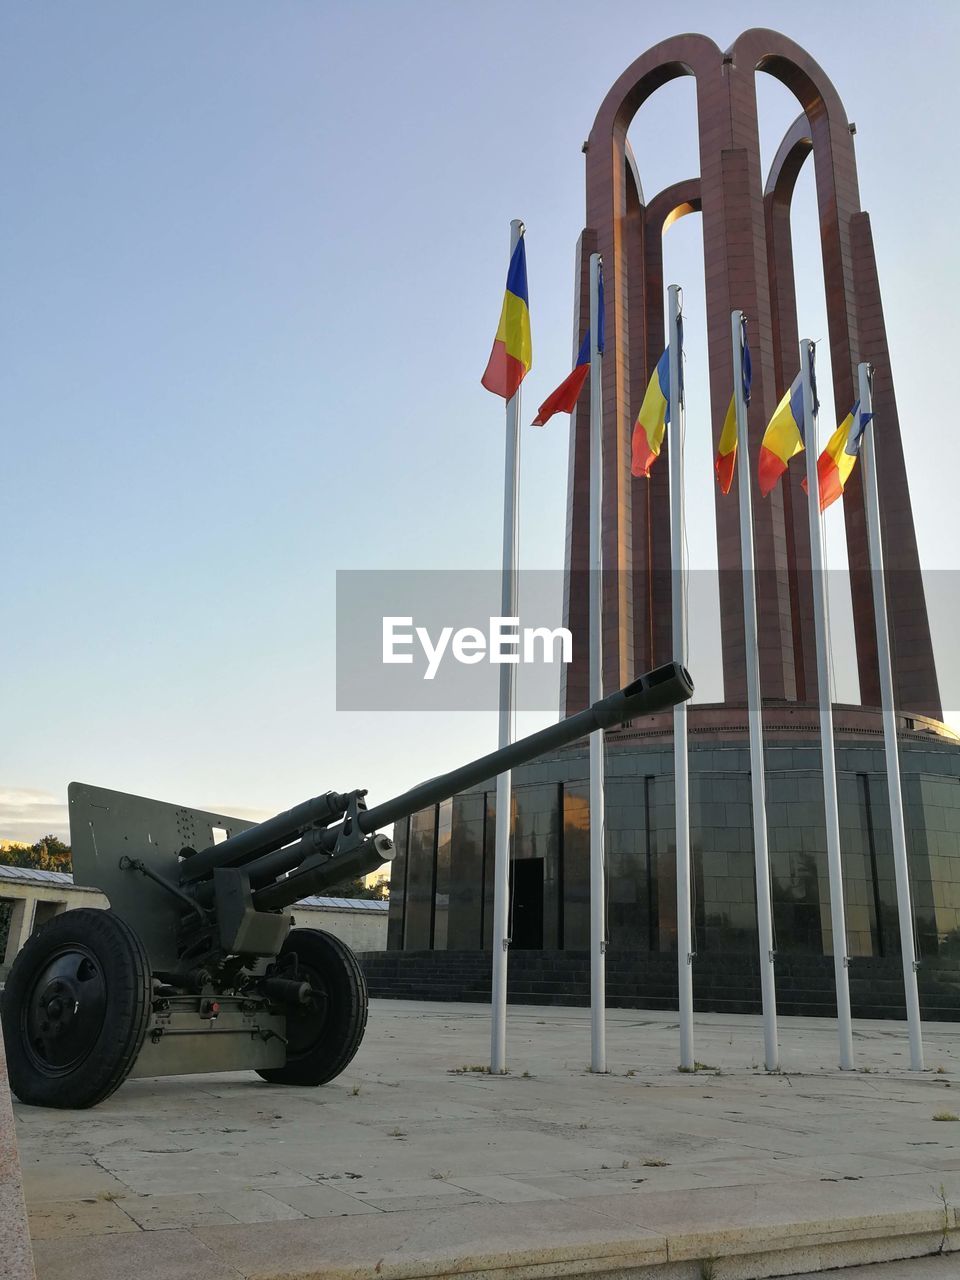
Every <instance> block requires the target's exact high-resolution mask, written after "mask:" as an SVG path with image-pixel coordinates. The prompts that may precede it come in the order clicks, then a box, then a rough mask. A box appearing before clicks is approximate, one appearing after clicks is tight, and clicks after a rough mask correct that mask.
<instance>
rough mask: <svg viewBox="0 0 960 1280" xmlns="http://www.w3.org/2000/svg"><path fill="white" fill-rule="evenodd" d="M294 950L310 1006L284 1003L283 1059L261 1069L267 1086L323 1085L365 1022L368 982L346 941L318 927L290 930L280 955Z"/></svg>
mask: <svg viewBox="0 0 960 1280" xmlns="http://www.w3.org/2000/svg"><path fill="white" fill-rule="evenodd" d="M291 952H293V953H294V954H295V955H296V957H297V968H298V972H299V976H300V977H301V978H303V979H304V980H305V981H307V982H309V983H310V986H311V987H312V988H313V990H314V1000H313V1002H312V1004H308V1005H299V1006H296V1007H288V1010H287V1061H286V1065H285V1066H282V1067H271V1068H269V1069H267V1070H264V1071H260V1072H259V1073H258V1074H259V1075H261V1076H262V1077H263V1078H264V1080H268V1081H269V1082H270V1083H271V1084H307V1085H315V1084H326V1083H327V1081H328V1080H332V1079H333V1078H334V1076H338V1075H339V1074H340V1072H341V1071H343V1070H344V1069H345V1067H346V1066H347V1064H348V1063H349V1062H350V1060H351V1058H352V1057H353V1055H354V1054H355V1053H356V1052H357V1050H358V1049H359V1048H360V1041H361V1040H362V1039H363V1033H364V1030H365V1028H366V1025H367V984H366V981H365V979H364V976H363V970H362V969H361V968H360V965H359V963H358V962H357V957H356V956H355V955H354V954H353V952H352V951H351V950H350V948H349V947H348V946H347V945H346V943H344V942H341V941H340V939H339V938H335V937H334V936H333V934H331V933H324V932H323V931H322V930H321V929H294V931H293V932H292V933H291V934H290V935H289V936H288V937H287V940H286V942H285V943H284V944H283V948H282V950H281V952H280V955H279V957H278V958H279V959H280V960H281V961H282V960H283V959H284V957H286V956H289V955H290V953H291Z"/></svg>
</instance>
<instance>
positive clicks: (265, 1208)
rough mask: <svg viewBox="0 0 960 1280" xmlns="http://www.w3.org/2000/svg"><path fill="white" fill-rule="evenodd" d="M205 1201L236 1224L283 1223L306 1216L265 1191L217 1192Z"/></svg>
mask: <svg viewBox="0 0 960 1280" xmlns="http://www.w3.org/2000/svg"><path fill="white" fill-rule="evenodd" d="M205 1199H206V1200H208V1201H209V1202H210V1203H211V1204H214V1205H217V1206H218V1207H219V1208H221V1209H223V1210H225V1211H226V1212H227V1213H228V1214H230V1216H231V1217H232V1218H235V1219H236V1220H237V1222H285V1221H289V1220H291V1219H295V1218H303V1217H305V1216H306V1215H305V1214H303V1213H301V1212H300V1210H299V1209H295V1208H294V1207H293V1206H292V1205H290V1204H286V1203H284V1201H282V1200H278V1199H277V1198H275V1197H274V1196H271V1195H267V1193H266V1191H219V1192H217V1194H216V1195H212V1196H206V1197H205Z"/></svg>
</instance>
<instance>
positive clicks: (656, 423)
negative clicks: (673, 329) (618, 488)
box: [630, 347, 670, 478]
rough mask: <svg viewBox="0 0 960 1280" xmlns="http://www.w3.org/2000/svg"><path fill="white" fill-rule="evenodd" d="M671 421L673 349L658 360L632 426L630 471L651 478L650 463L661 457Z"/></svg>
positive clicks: (668, 349) (665, 352)
mask: <svg viewBox="0 0 960 1280" xmlns="http://www.w3.org/2000/svg"><path fill="white" fill-rule="evenodd" d="M669 421H670V348H669V347H667V349H666V351H664V353H663V355H662V356H661V357H660V359H659V360H658V361H657V367H656V368H655V369H654V371H653V375H652V377H651V378H650V381H649V383H648V384H647V390H646V394H645V395H644V397H643V404H642V405H641V406H640V412H639V413H638V414H637V420H636V422H635V423H634V426H633V448H632V451H631V452H632V458H631V464H630V470H631V472H632V473H633V475H635V476H646V477H648V478H649V475H650V466H651V464H652V463H653V462H655V461H656V459H657V458H659V456H660V448H661V445H662V444H663V436H664V432H665V431H666V427H667V423H668V422H669Z"/></svg>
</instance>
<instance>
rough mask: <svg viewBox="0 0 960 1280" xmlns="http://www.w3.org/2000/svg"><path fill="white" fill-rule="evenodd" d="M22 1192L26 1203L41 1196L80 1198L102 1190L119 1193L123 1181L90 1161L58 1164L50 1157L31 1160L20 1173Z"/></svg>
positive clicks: (62, 1198) (88, 1196)
mask: <svg viewBox="0 0 960 1280" xmlns="http://www.w3.org/2000/svg"><path fill="white" fill-rule="evenodd" d="M23 1187H24V1194H25V1195H26V1197H27V1201H28V1203H30V1204H40V1203H41V1202H42V1201H44V1200H84V1199H89V1198H91V1197H97V1196H101V1195H104V1194H115V1195H122V1194H123V1192H124V1191H126V1190H127V1187H126V1184H125V1183H123V1182H121V1181H120V1179H119V1178H115V1177H114V1176H113V1174H112V1173H107V1171H106V1170H105V1169H101V1168H99V1167H98V1166H97V1165H95V1164H94V1163H93V1162H92V1161H88V1162H84V1163H82V1164H81V1163H76V1164H67V1165H62V1166H61V1165H60V1164H59V1162H58V1161H56V1160H54V1159H48V1160H44V1161H43V1162H42V1163H34V1164H33V1165H32V1167H31V1168H29V1169H25V1170H24V1173H23Z"/></svg>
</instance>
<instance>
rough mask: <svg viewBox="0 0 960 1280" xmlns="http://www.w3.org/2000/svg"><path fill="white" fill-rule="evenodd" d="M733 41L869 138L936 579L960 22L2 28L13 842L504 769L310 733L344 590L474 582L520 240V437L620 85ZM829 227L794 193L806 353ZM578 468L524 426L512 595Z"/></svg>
mask: <svg viewBox="0 0 960 1280" xmlns="http://www.w3.org/2000/svg"><path fill="white" fill-rule="evenodd" d="M758 25H761V26H773V27H776V28H778V29H780V30H783V31H785V32H786V33H787V34H788V35H790V36H792V37H793V38H794V39H796V40H798V41H799V42H800V43H801V44H803V45H804V46H806V47H807V48H808V49H809V50H810V52H811V53H812V54H813V55H814V57H816V58H817V59H818V61H819V62H820V63H821V64H822V65H823V67H824V68H825V70H826V71H827V73H828V74H829V75H830V76H831V78H832V79H833V81H834V83H835V84H836V86H837V88H838V90H839V92H840V94H841V96H842V98H843V99H844V101H845V104H846V106H847V110H848V113H849V115H850V118H851V119H853V120H855V121H856V122H857V125H858V133H857V139H856V145H857V155H858V160H859V165H860V184H861V196H862V199H863V204H864V207H865V208H867V209H869V210H870V212H871V215H872V218H873V226H874V234H875V239H876V246H877V253H878V257H879V266H880V273H881V280H882V284H883V290H884V300H885V306H886V314H887V324H888V331H889V337H890V343H891V347H892V353H893V359H894V372H895V377H896V382H897V389H898V395H899V403H900V412H901V419H902V424H903V431H904V439H905V442H906V449H907V467H908V471H909V476H910V482H911V488H912V493H913V498H914V508H915V513H916V520H917V527H918V535H919V541H920V548H921V554H922V557H923V561H924V564H925V565H927V566H933V567H937V568H953V567H954V565H955V559H956V550H955V548H956V535H955V528H956V513H955V507H954V505H953V504H954V502H955V494H956V480H955V471H956V468H955V465H954V463H953V461H951V459H952V458H953V457H955V453H956V446H955V443H954V435H955V423H954V414H953V402H954V401H955V399H956V396H955V395H954V394H952V393H951V392H950V391H949V389H948V382H947V379H948V377H949V371H950V368H951V362H952V361H954V360H955V358H956V351H957V347H958V336H960V335H958V332H957V329H958V324H957V311H956V292H957V256H956V248H955V238H956V213H955V210H956V207H957V204H958V198H960V192H958V190H957V187H958V175H957V166H956V159H955V157H956V146H955V140H954V138H953V133H952V130H953V129H954V128H955V125H956V122H957V120H958V80H960V76H958V75H957V69H956V67H955V66H953V67H951V59H952V58H956V56H957V53H958V46H960V42H958V27H960V8H958V7H957V6H956V5H955V4H954V3H946V2H944V3H937V2H930V0H927V2H925V3H923V4H920V5H913V6H909V7H908V6H905V5H903V4H902V3H898V4H892V3H889V0H887V2H880V3H877V2H874V3H869V4H866V3H845V4H843V5H838V4H837V3H835V2H834V3H820V2H818V0H811V2H810V3H807V4H804V5H796V4H790V5H787V4H779V3H765V4H760V3H728V4H726V5H717V4H706V3H699V2H688V3H686V4H684V5H683V6H680V7H678V6H675V5H674V6H671V5H663V4H653V3H646V2H643V0H641V2H638V0H633V2H632V3H626V2H624V0H598V2H597V3H595V4H593V5H588V6H585V5H583V4H582V3H575V2H574V0H525V3H523V4H522V5H520V4H514V3H501V2H500V0H484V3H482V4H480V3H477V4H473V5H467V4H463V3H458V4H451V3H449V0H447V2H445V3H435V2H433V0H416V2H408V3H394V2H391V3H386V2H384V3H374V2H373V0H367V2H366V3H357V4H347V3H338V4H331V3H321V2H320V0H313V2H310V0H271V3H269V4H264V3H263V2H262V0H205V2H204V3H203V4H195V3H190V2H189V0H167V2H165V3H163V4H150V5H148V4H139V5H131V4H129V3H128V2H127V0H115V2H108V0H88V2H87V3H85V4H82V5H81V4H75V5H66V4H54V3H50V2H47V3H43V2H40V3H37V2H34V3H29V2H24V0H21V2H20V3H12V4H7V5H5V6H3V8H2V12H0V120H2V121H3V124H2V131H0V171H2V173H3V178H4V196H3V202H2V205H0V218H2V224H3V236H2V238H0V291H2V297H3V307H2V310H0V345H2V350H3V361H2V369H0V424H2V432H3V450H2V513H3V523H2V528H3V542H2V568H3V574H2V607H3V628H2V638H0V672H2V676H0V680H2V684H0V691H2V697H0V715H2V742H0V838H28V839H34V838H36V837H37V836H39V835H40V834H42V833H43V832H45V831H47V830H49V829H61V828H62V825H63V821H64V815H63V807H62V806H63V801H64V797H65V790H66V784H67V782H68V781H69V780H70V779H72V778H79V779H82V780H84V781H89V782H96V783H99V784H101V785H105V786H111V787H116V788H118V789H121V790H129V791H134V792H140V793H142V794H147V795H154V796H158V797H161V798H166V799H170V800H175V801H177V802H180V803H185V804H195V805H203V806H205V807H210V808H215V809H221V810H223V811H228V812H229V811H233V812H237V813H253V814H256V815H259V814H265V813H267V812H271V811H275V810H277V809H280V808H283V807H286V806H287V805H288V804H291V803H295V802H296V801H298V800H300V799H303V798H306V797H307V796H309V795H313V794H316V793H317V792H319V791H323V790H327V789H329V788H336V789H346V788H348V787H353V786H367V787H369V788H370V789H371V799H372V800H376V799H379V798H385V797H386V796H387V795H389V794H392V793H393V792H394V791H396V790H399V789H401V788H402V787H405V786H406V785H408V784H411V783H413V782H415V781H417V780H419V778H420V777H421V776H424V777H426V776H431V775H432V774H434V773H436V772H438V771H440V770H442V769H443V768H445V767H449V766H451V765H453V764H456V763H459V762H460V761H461V760H463V759H466V758H467V757H468V756H471V755H474V754H479V753H481V752H483V751H486V750H488V749H489V748H490V747H491V746H492V745H493V743H494V737H495V727H494V723H493V718H492V717H491V716H486V715H480V714H473V715H466V716H464V715H460V716H455V715H452V714H450V715H447V714H440V713H432V714H429V715H426V714H424V715H416V714H400V713H393V714H380V715H375V714H348V713H340V714H337V713H336V712H335V710H334V674H335V673H334V661H333V657H334V573H335V570H337V569H343V568H390V567H403V568H458V567H468V568H494V567H496V566H497V565H498V563H499V554H500V548H499V538H500V520H501V500H502V465H503V463H502V441H503V430H502V409H501V404H500V402H499V401H497V400H495V399H494V398H493V397H492V396H490V395H489V394H488V393H486V392H484V391H483V390H482V389H481V387H480V385H479V377H480V373H481V372H482V369H483V366H484V363H485V361H486V357H487V354H488V351H489V346H490V342H491V339H492V336H493V331H494V329H495V326H496V321H497V316H498V313H499V307H500V300H501V297H502V290H503V279H504V273H505V267H506V246H507V235H508V223H509V220H510V218H511V217H521V218H523V219H524V221H525V222H526V224H527V227H528V260H529V275H530V293H531V309H532V313H533V325H534V360H535V368H534V371H533V372H532V373H531V375H530V377H529V378H528V380H527V383H526V391H525V398H526V406H527V407H528V408H529V410H530V413H529V416H528V420H529V417H532V413H533V410H534V409H535V408H536V405H537V404H539V402H540V400H541V399H542V398H543V396H544V395H545V394H546V393H547V392H548V391H549V390H551V389H552V387H553V386H554V385H555V384H556V382H558V381H559V380H560V378H561V377H563V376H564V375H565V374H566V372H567V371H568V369H569V362H570V350H571V319H572V285H573V265H574V248H575V244H576V240H577V236H578V234H579V232H580V230H581V228H582V225H583V218H584V197H583V158H582V155H581V144H582V142H583V140H584V139H585V138H586V136H587V134H588V133H589V131H590V127H591V124H592V121H593V117H594V115H595V113H596V110H597V108H598V106H599V104H600V102H601V100H602V98H603V96H604V94H605V92H606V90H607V89H608V88H609V86H610V84H611V83H612V82H613V80H614V79H615V78H616V77H617V76H618V75H619V74H620V72H621V71H622V70H623V69H624V68H625V67H626V65H627V64H628V63H629V62H630V61H632V59H633V58H634V57H636V56H637V55H639V54H640V53H642V52H643V50H644V49H646V48H647V47H648V46H649V45H651V44H653V43H655V42H656V41H657V40H660V39H662V38H663V37H665V36H669V35H672V34H676V33H677V31H679V30H681V29H687V30H692V31H702V32H704V33H705V34H707V35H709V36H711V37H712V38H713V39H715V40H716V41H717V42H718V43H719V44H720V45H721V46H726V45H727V44H729V43H730V42H731V41H732V40H733V39H734V38H735V36H736V35H737V34H738V33H739V32H740V31H741V30H743V29H745V28H747V27H750V26H758ZM760 107H761V122H762V131H763V147H764V157H765V160H766V159H769V157H770V156H772V153H773V151H774V150H775V148H776V145H777V143H778V141H779V138H780V136H781V134H782V132H783V130H784V129H785V127H786V126H787V124H789V122H790V121H791V120H792V119H793V118H794V116H795V115H796V114H797V112H798V109H799V108H798V106H797V104H796V102H795V100H793V99H792V98H791V97H790V95H789V93H788V92H787V90H786V89H784V88H783V86H781V85H780V84H779V83H777V82H774V81H772V80H770V79H769V78H768V77H761V90H760ZM631 141H632V142H633V145H634V148H635V150H636V152H637V156H638V159H639V162H640V168H641V175H642V179H643V183H644V188H645V190H646V192H647V194H648V195H653V194H655V193H656V191H658V190H659V189H660V188H661V187H662V186H664V185H665V184H666V183H669V182H672V181H675V180H677V179H680V178H685V177H688V176H691V174H694V173H695V172H696V167H697V166H696V144H695V135H694V86H693V82H692V80H687V79H685V80H681V81H677V82H674V83H673V84H671V85H669V86H667V87H666V88H665V89H663V90H661V91H660V93H659V94H658V95H656V97H655V98H654V99H653V100H652V101H651V102H650V103H649V104H648V105H647V106H646V107H645V108H644V109H643V111H642V112H641V113H640V115H639V116H638V117H637V120H636V121H635V123H634V126H633V129H632V131H631ZM921 189H923V190H925V191H927V192H930V193H932V194H931V195H930V196H929V197H928V198H926V199H924V198H922V197H920V198H918V196H917V195H916V193H917V192H918V191H919V190H921ZM815 220H816V218H815V206H814V200H813V183H812V171H811V169H810V166H807V168H806V170H805V172H804V174H803V177H802V179H801V183H800V188H799V191H798V197H797V209H796V214H795V237H796V246H795V247H796V255H797V267H798V280H799V292H800V310H801V329H802V330H803V331H805V333H806V334H807V335H808V336H810V337H814V338H819V337H821V336H825V334H826V323H825V319H824V314H823V289H822V278H821V273H820V264H819V248H818V245H817V240H816V233H815ZM700 234H701V232H700V224H699V219H697V218H687V219H684V220H683V221H682V222H680V223H679V224H677V226H676V227H674V228H673V229H672V230H671V232H670V234H669V236H668V237H667V273H668V276H669V277H670V278H671V279H672V280H676V281H678V282H679V283H681V284H683V285H684V289H685V296H686V299H687V314H688V319H687V328H686V337H687V349H688V388H689V406H688V439H689V462H688V474H689V477H690V479H689V485H690V491H689V495H688V496H689V504H690V506H689V509H690V512H691V515H690V550H691V562H692V563H693V564H694V565H695V566H697V567H708V566H709V565H710V564H712V563H713V558H714V556H715V546H714V536H713V515H712V512H713V499H712V488H711V487H712V484H713V481H712V476H711V471H710V467H711V456H710V455H711V449H712V446H711V445H710V442H709V431H708V430H707V426H706V421H707V420H706V416H705V414H706V391H705V384H706V376H705V361H704V344H703V309H702V308H703V302H702V289H703V262H702V248H701V244H700ZM824 359H825V360H826V359H828V356H827V353H826V352H825V350H824ZM821 385H822V388H823V389H824V390H826V389H827V388H828V387H829V377H828V376H827V369H826V368H825V367H824V368H822V369H821ZM823 398H824V401H825V403H824V414H825V417H827V418H829V417H830V415H831V414H832V412H833V406H832V404H831V403H830V397H829V395H828V394H827V395H824V397H823ZM845 409H846V406H844V410H845ZM567 437H568V430H567V419H566V418H557V419H555V420H554V421H553V422H552V423H551V424H550V425H549V427H548V428H547V429H546V430H544V431H533V430H527V431H525V433H524V437H523V481H522V486H523V499H522V521H521V532H522V542H521V562H522V564H523V565H524V566H526V567H528V568H550V567H558V566H560V565H561V564H562V555H563V527H564V505H565V496H566V463H567ZM945 459H946V461H945ZM700 513H702V514H700ZM841 521H842V516H841V512H840V509H839V505H838V506H837V507H836V508H835V509H834V510H833V511H832V512H831V513H830V515H829V519H828V536H829V543H830V554H831V564H833V565H836V564H840V563H842V560H843V549H842V540H841V539H840V537H839V536H838V535H839V530H840V525H841ZM708 630H709V629H706V628H705V629H704V635H703V636H701V635H699V634H698V637H697V643H699V644H704V643H709V644H713V643H715V640H716V638H715V637H713V636H711V635H709V634H707V632H708ZM691 666H692V667H693V669H694V672H695V671H696V650H695V651H694V654H693V657H692V660H691ZM840 695H841V696H848V697H853V696H855V689H854V690H850V689H848V690H843V689H841V690H840ZM543 719H544V717H542V716H541V717H539V718H537V717H533V718H531V719H530V720H529V725H528V724H527V723H526V720H525V722H524V725H523V727H533V725H534V724H535V723H538V722H542V720H543Z"/></svg>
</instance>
